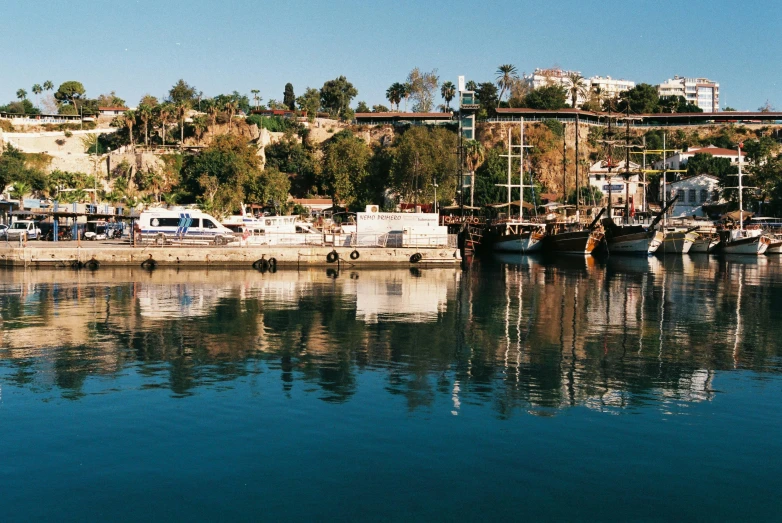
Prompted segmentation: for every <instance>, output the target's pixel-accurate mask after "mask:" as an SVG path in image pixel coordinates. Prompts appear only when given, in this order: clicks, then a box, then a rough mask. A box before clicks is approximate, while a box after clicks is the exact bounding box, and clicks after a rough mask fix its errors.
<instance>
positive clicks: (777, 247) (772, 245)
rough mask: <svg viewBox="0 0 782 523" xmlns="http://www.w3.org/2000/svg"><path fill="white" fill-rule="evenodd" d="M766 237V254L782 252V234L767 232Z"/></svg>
mask: <svg viewBox="0 0 782 523" xmlns="http://www.w3.org/2000/svg"><path fill="white" fill-rule="evenodd" d="M764 238H766V239H767V240H768V248H766V254H782V234H767V235H764Z"/></svg>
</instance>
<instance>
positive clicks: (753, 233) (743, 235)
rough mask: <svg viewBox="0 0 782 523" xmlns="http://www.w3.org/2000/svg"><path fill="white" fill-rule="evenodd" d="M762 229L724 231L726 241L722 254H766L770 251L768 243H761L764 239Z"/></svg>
mask: <svg viewBox="0 0 782 523" xmlns="http://www.w3.org/2000/svg"><path fill="white" fill-rule="evenodd" d="M762 232H763V231H761V230H760V229H754V230H747V229H732V230H730V231H723V235H724V236H725V240H724V241H723V245H722V252H723V253H725V254H750V255H755V256H757V255H758V254H764V253H765V252H766V249H768V242H767V241H761V239H762V238H763V236H762Z"/></svg>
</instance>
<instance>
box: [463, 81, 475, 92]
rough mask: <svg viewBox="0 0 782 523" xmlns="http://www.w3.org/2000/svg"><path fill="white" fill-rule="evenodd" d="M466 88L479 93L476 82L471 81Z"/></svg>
mask: <svg viewBox="0 0 782 523" xmlns="http://www.w3.org/2000/svg"><path fill="white" fill-rule="evenodd" d="M464 88H465V89H467V90H468V91H477V90H478V84H476V83H475V81H474V80H469V81H468V82H467V84H466V85H465V86H464Z"/></svg>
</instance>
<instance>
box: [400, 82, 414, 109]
mask: <svg viewBox="0 0 782 523" xmlns="http://www.w3.org/2000/svg"><path fill="white" fill-rule="evenodd" d="M401 94H402V97H403V98H404V99H405V112H407V100H408V99H409V98H410V95H411V94H413V86H412V85H410V83H409V82H405V83H403V84H402V93H401Z"/></svg>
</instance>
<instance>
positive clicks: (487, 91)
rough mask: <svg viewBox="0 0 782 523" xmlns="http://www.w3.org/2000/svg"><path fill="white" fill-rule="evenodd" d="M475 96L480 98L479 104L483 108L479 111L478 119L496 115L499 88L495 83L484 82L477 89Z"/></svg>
mask: <svg viewBox="0 0 782 523" xmlns="http://www.w3.org/2000/svg"><path fill="white" fill-rule="evenodd" d="M475 96H476V97H477V98H478V103H479V104H480V106H481V108H480V110H479V111H478V118H480V119H484V118H488V117H491V116H494V115H495V114H496V111H495V109H496V107H497V104H499V100H500V99H499V96H497V86H496V85H494V82H483V83H481V84H479V85H478V87H477V89H475Z"/></svg>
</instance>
